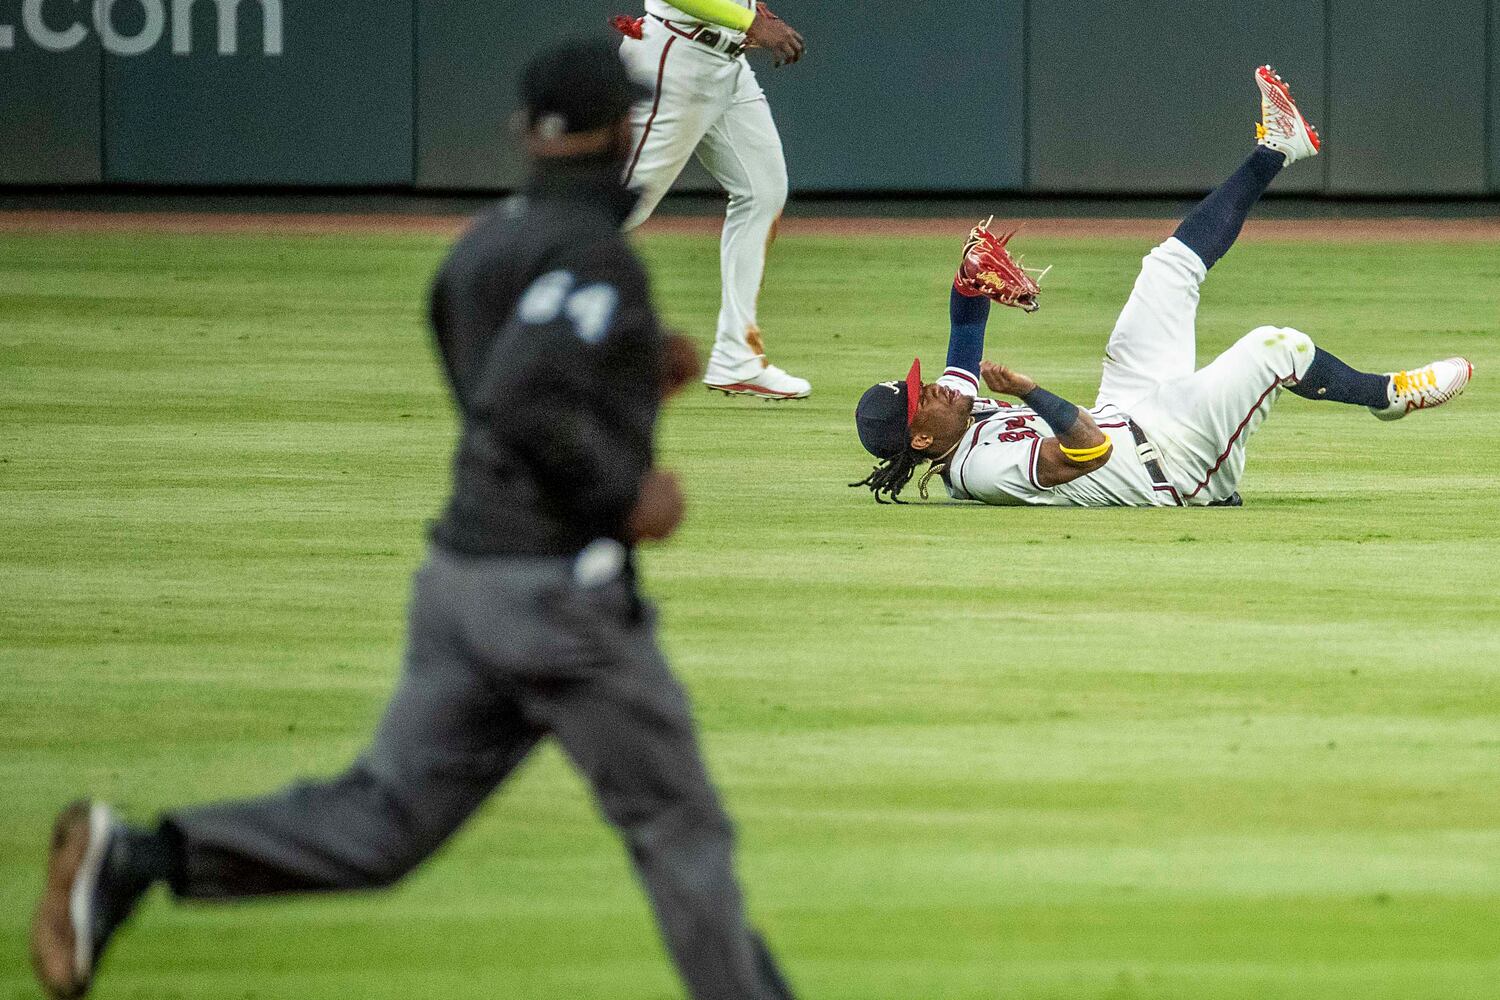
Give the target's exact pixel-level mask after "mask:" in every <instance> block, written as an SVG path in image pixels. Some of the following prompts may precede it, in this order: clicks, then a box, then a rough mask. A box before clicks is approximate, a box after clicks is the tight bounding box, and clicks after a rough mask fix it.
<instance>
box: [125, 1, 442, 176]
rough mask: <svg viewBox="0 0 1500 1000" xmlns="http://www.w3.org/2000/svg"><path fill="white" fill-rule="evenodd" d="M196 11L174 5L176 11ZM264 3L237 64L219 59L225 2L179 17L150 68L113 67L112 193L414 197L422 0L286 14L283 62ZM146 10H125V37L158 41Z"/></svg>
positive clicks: (241, 40) (249, 7)
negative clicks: (325, 192)
mask: <svg viewBox="0 0 1500 1000" xmlns="http://www.w3.org/2000/svg"><path fill="white" fill-rule="evenodd" d="M150 2H152V3H159V0H150ZM183 2H184V0H171V2H169V3H167V4H166V9H167V10H169V11H172V8H173V7H174V6H176V5H179V4H182V3H183ZM230 2H232V0H230ZM262 2H263V0H246V2H245V3H243V4H241V5H240V7H239V17H238V39H237V40H238V46H237V51H236V54H234V55H223V54H220V52H219V46H220V44H221V41H222V39H221V36H220V34H219V32H218V30H217V20H216V18H215V16H214V11H215V3H214V2H213V0H197V2H196V3H195V4H194V5H193V6H192V10H193V12H194V14H193V16H192V17H191V18H190V19H188V20H187V22H186V23H183V19H181V18H178V17H176V16H175V13H176V12H175V11H172V13H171V14H169V17H168V23H167V25H166V26H165V29H164V34H163V36H162V38H161V39H160V40H159V41H158V42H157V44H155V45H154V46H152V47H150V48H149V49H147V50H146V51H145V52H143V53H142V54H140V55H110V54H106V56H105V78H104V100H105V176H106V178H107V179H109V180H115V181H130V182H147V183H158V184H189V185H191V184H303V185H335V184H337V185H386V184H410V183H411V181H412V163H413V137H412V95H413V73H414V70H413V65H412V20H413V10H412V0H378V2H375V0H370V2H366V3H360V4H333V3H322V4H312V3H303V2H298V0H285V2H284V3H282V2H279V0H276V2H274V4H273V6H274V7H276V8H280V9H281V10H282V11H283V17H282V22H281V36H282V41H281V49H282V51H281V54H280V55H268V54H266V47H267V45H266V43H267V34H268V33H267V32H266V30H265V29H266V26H267V23H268V22H267V20H266V18H265V16H264V11H265V10H266V8H264V7H263V6H262ZM265 2H272V0H265ZM141 9H142V8H141V4H139V3H129V4H126V3H122V4H120V5H119V10H120V15H119V16H118V18H117V21H118V31H119V32H120V33H121V34H122V35H124V36H125V37H134V36H136V35H138V34H139V33H141V32H142V31H147V32H148V34H147V35H146V38H147V39H148V40H149V39H150V37H151V36H152V34H153V32H150V30H149V25H148V24H147V23H146V22H143V20H142V18H141V16H140V11H141ZM270 23H271V24H274V23H275V22H274V19H272V21H271V22H270ZM186 29H190V31H188V33H187V34H185V35H184V36H182V37H181V38H180V39H178V38H176V37H174V32H177V31H184V30H186ZM274 33H275V32H274V28H273V29H272V31H271V32H270V34H272V35H274ZM189 40H190V41H191V53H190V54H181V53H174V51H173V49H174V44H175V43H176V42H177V41H181V42H184V43H186V42H187V41H189ZM185 47H186V46H185ZM106 48H108V46H106Z"/></svg>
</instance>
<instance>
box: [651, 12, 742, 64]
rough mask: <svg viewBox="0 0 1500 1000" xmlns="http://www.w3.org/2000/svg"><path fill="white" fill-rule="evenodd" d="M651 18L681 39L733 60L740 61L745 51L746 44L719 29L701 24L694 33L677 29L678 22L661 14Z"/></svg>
mask: <svg viewBox="0 0 1500 1000" xmlns="http://www.w3.org/2000/svg"><path fill="white" fill-rule="evenodd" d="M651 16H652V17H654V18H656V19H657V20H658V21H660V22H661V23H662V24H665V25H666V26H667V30H668V31H670V32H671V33H672V34H674V35H677V36H678V37H679V38H686V39H687V40H688V41H690V42H697V43H698V44H699V45H706V46H708V47H709V48H711V49H713V50H714V51H715V52H718V53H720V54H721V55H726V56H728V57H729V58H731V59H738V58H739V57H740V55H741V54H742V53H744V51H745V43H744V42H737V41H735V40H734V39H732V38H730V37H729V35H728V33H726V32H723V31H720V30H719V29H718V28H710V27H708V26H707V25H702V24H700V25H698V26H697V27H695V28H694V29H693V30H692V31H684V30H683V29H681V28H679V27H677V24H676V22H673V21H668V20H667V19H666V18H664V17H662V16H661V15H659V14H652V15H651Z"/></svg>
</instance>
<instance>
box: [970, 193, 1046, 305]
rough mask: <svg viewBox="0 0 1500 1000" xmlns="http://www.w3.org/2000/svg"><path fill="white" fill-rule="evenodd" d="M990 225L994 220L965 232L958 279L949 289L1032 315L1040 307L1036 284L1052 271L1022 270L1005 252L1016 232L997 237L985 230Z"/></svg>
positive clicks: (1019, 263) (1018, 259) (1017, 260)
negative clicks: (967, 236)
mask: <svg viewBox="0 0 1500 1000" xmlns="http://www.w3.org/2000/svg"><path fill="white" fill-rule="evenodd" d="M994 221H995V218H994V216H990V218H989V219H988V220H986V221H984V222H982V223H980V224H979V225H977V226H975V227H974V228H973V229H972V230H971V231H970V232H969V239H968V242H966V243H965V244H964V258H963V261H962V262H961V263H960V264H959V265H958V276H957V277H955V278H954V279H953V287H954V288H956V289H957V290H958V291H959V293H960V294H963V295H968V296H970V297H975V296H979V295H983V296H986V297H988V298H990V299H993V300H994V301H996V302H998V303H1000V304H1001V305H1002V306H1015V307H1016V308H1017V309H1023V310H1025V311H1026V312H1029V313H1031V312H1036V311H1037V310H1038V309H1040V308H1041V303H1039V302H1038V301H1037V296H1038V295H1039V294H1040V293H1041V289H1040V288H1039V287H1038V285H1037V283H1038V282H1039V281H1041V280H1042V278H1043V277H1045V276H1046V274H1047V272H1048V271H1050V270H1052V268H1051V267H1044V268H1041V269H1037V268H1026V267H1022V266H1021V259H1020V258H1018V257H1012V256H1011V255H1010V251H1009V250H1007V249H1006V248H1005V245H1006V244H1007V243H1009V242H1010V238H1011V237H1012V236H1014V235H1016V231H1015V230H1014V229H1012V230H1011V231H1010V232H1008V233H1006V234H1005V235H1004V236H998V237H997V236H996V235H995V234H994V233H992V232H990V229H989V226H990V223H991V222H994ZM1033 275H1034V276H1033Z"/></svg>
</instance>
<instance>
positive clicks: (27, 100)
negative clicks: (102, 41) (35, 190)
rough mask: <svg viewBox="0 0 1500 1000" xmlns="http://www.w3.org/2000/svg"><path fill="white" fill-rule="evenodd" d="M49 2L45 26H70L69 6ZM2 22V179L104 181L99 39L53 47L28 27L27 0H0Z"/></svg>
mask: <svg viewBox="0 0 1500 1000" xmlns="http://www.w3.org/2000/svg"><path fill="white" fill-rule="evenodd" d="M51 7H52V8H56V9H55V10H54V9H49V8H48V7H43V8H42V12H43V21H42V24H43V27H44V28H46V29H47V30H48V31H51V32H61V31H66V29H67V28H68V27H69V26H70V25H69V23H67V22H70V21H71V20H72V18H71V17H70V16H68V12H67V9H66V5H62V6H59V5H58V4H56V3H54V4H52V5H51ZM59 14H61V15H62V16H59ZM0 25H3V26H4V28H0V183H4V184H41V183H48V184H87V183H93V182H96V181H98V180H100V178H101V174H100V160H99V158H100V142H99V123H100V118H99V100H100V73H101V63H100V57H99V43H98V41H97V39H95V38H94V37H93V35H92V34H90V35H89V36H88V37H87V38H86V39H84V40H82V41H81V42H80V43H79V44H78V45H77V46H76V47H74V48H71V49H68V50H66V51H48V50H47V49H45V48H43V47H41V46H40V45H38V44H37V43H36V41H35V40H34V39H33V38H32V35H31V33H30V32H28V31H27V29H26V26H25V22H24V21H23V20H22V17H21V0H0ZM5 29H9V30H5ZM42 37H43V38H44V39H47V38H49V37H50V36H49V35H47V34H45V33H44V34H43V36H42ZM54 44H57V43H54Z"/></svg>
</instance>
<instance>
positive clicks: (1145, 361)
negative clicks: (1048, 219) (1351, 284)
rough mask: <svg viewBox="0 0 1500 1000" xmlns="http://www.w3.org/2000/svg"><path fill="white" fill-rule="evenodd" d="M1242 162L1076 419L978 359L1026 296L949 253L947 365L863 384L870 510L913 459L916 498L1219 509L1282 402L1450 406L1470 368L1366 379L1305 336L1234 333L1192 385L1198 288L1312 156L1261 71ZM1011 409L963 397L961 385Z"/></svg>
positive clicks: (1284, 90)
mask: <svg viewBox="0 0 1500 1000" xmlns="http://www.w3.org/2000/svg"><path fill="white" fill-rule="evenodd" d="M1255 79H1256V83H1257V84H1258V85H1259V87H1260V93H1261V123H1260V125H1259V127H1258V128H1257V133H1258V142H1257V146H1256V149H1255V151H1254V152H1253V153H1251V154H1250V156H1249V158H1248V159H1247V160H1245V162H1244V163H1243V164H1242V165H1241V166H1240V168H1239V169H1238V170H1236V171H1235V172H1234V174H1233V175H1231V176H1230V178H1229V179H1228V180H1226V181H1225V182H1224V183H1223V184H1221V185H1220V186H1219V187H1218V188H1217V189H1216V190H1215V191H1214V192H1213V193H1211V194H1210V195H1209V196H1208V197H1207V198H1205V199H1204V200H1203V201H1202V202H1201V203H1200V204H1199V205H1198V206H1197V207H1196V208H1195V209H1194V210H1193V211H1192V212H1191V213H1190V214H1189V215H1188V216H1187V218H1185V219H1184V220H1183V221H1182V224H1181V225H1179V226H1178V227H1177V231H1176V232H1175V233H1174V234H1173V235H1172V236H1171V237H1170V238H1169V239H1168V240H1167V241H1166V242H1165V243H1163V244H1161V245H1160V246H1158V247H1156V248H1155V249H1154V250H1152V251H1151V253H1150V254H1149V255H1147V257H1146V258H1145V261H1144V262H1143V264H1142V267H1141V273H1140V276H1139V277H1138V278H1137V279H1136V283H1135V288H1134V290H1133V291H1132V292H1131V295H1130V299H1129V300H1128V301H1127V302H1126V304H1125V308H1124V310H1123V311H1122V312H1121V313H1120V318H1119V319H1118V320H1117V321H1116V323H1115V328H1114V332H1113V333H1112V334H1111V335H1110V338H1109V343H1108V346H1107V348H1106V350H1105V355H1104V375H1103V379H1102V381H1101V382H1100V386H1099V395H1098V398H1097V399H1096V400H1095V403H1094V407H1093V409H1088V410H1086V409H1083V408H1082V407H1079V406H1076V405H1074V404H1073V403H1070V402H1068V401H1067V400H1065V399H1062V398H1060V397H1058V396H1057V395H1055V394H1053V393H1051V392H1048V391H1047V390H1046V389H1043V388H1041V387H1039V386H1038V385H1037V383H1036V382H1035V380H1033V379H1031V378H1030V377H1028V376H1026V375H1023V374H1021V373H1020V372H1017V371H1013V370H1011V369H1009V368H1006V367H1004V366H1002V365H996V364H992V363H991V362H988V361H981V360H980V357H981V355H982V353H983V349H984V330H985V325H986V322H987V320H988V317H989V309H990V300H991V299H993V300H994V301H997V302H1000V303H1001V304H1003V305H1008V306H1017V307H1020V308H1022V309H1025V310H1027V311H1033V310H1035V309H1036V307H1037V291H1038V289H1037V284H1036V280H1035V279H1033V278H1032V277H1031V275H1030V274H1029V273H1028V272H1027V271H1026V270H1024V269H1023V268H1021V267H1020V266H1019V264H1018V262H1017V261H1015V260H1013V259H1012V258H1011V256H1010V254H1009V252H1008V250H1007V249H1006V243H1007V241H1008V240H1009V237H1008V236H1007V237H1004V238H999V239H997V238H996V237H995V236H993V235H992V234H991V233H990V232H989V231H988V230H987V229H986V228H985V227H984V226H980V227H977V228H976V229H975V230H974V231H973V232H972V233H971V234H970V237H969V241H968V243H967V244H966V245H965V247H964V259H963V262H962V264H961V265H960V267H959V272H958V275H957V277H956V278H955V279H954V285H953V292H952V294H951V296H950V303H949V314H950V320H951V324H952V327H951V330H952V332H951V336H950V339H949V345H948V362H947V368H946V369H945V370H944V372H943V375H942V377H941V378H939V379H938V380H937V381H936V382H933V383H928V384H924V383H923V382H922V373H921V366H920V363H919V362H913V364H912V367H911V371H910V372H909V373H908V374H907V377H906V378H905V380H902V381H896V382H883V383H881V384H879V385H876V386H873V387H871V388H870V389H869V390H868V391H867V392H866V393H865V394H864V396H863V397H862V398H861V399H860V401H859V406H858V408H857V410H856V413H855V423H856V427H857V430H858V432H859V439H860V441H861V443H863V444H864V446H865V448H866V449H867V450H868V451H869V452H870V453H871V454H873V455H874V456H875V457H876V458H878V459H880V464H879V465H877V466H876V467H875V469H874V470H873V471H872V472H871V473H870V475H869V476H867V477H865V479H863V480H861V481H860V482H858V483H854V484H852V485H854V486H867V487H869V488H870V490H871V491H872V492H873V493H874V494H875V498H876V500H878V501H880V502H885V501H884V499H883V497H889V498H890V499H891V500H894V501H896V502H898V503H899V502H901V501H900V499H899V497H900V493H901V490H902V489H903V488H904V487H905V486H906V484H907V483H908V482H909V481H910V480H911V477H912V475H913V474H914V473H915V472H916V470H917V468H918V467H919V466H921V465H922V464H923V463H930V468H929V469H928V471H927V472H926V474H925V475H923V477H922V479H921V481H920V483H919V484H918V485H919V491H920V492H921V494H922V495H923V496H924V497H925V496H926V484H927V482H928V480H929V479H931V478H932V477H933V476H935V475H936V476H941V477H942V480H943V483H944V485H945V486H946V487H947V489H948V494H949V496H952V497H955V498H958V499H964V500H977V501H980V502H982V503H989V504H999V505H1021V504H1034V505H1052V506H1074V507H1105V506H1127V507H1161V506H1175V507H1182V506H1207V505H1229V506H1237V505H1238V504H1239V502H1240V499H1239V494H1238V492H1237V487H1238V485H1239V481H1240V476H1241V474H1242V473H1243V472H1244V468H1245V447H1246V443H1247V442H1248V441H1249V439H1250V436H1251V435H1252V434H1254V433H1255V430H1256V428H1257V427H1258V426H1259V425H1260V423H1261V421H1263V420H1264V419H1265V418H1266V416H1267V414H1269V413H1270V410H1271V406H1272V404H1273V403H1274V402H1275V401H1276V398H1277V396H1278V395H1279V394H1280V392H1281V390H1282V389H1287V390H1289V391H1291V392H1292V393H1295V394H1296V395H1298V396H1302V397H1303V398H1305V399H1315V400H1328V401H1332V402H1337V403H1348V404H1351V405H1356V406H1365V407H1369V409H1370V411H1371V412H1372V413H1374V414H1375V416H1376V417H1379V418H1380V419H1382V420H1399V419H1401V418H1402V417H1405V416H1407V415H1408V414H1410V413H1413V412H1415V411H1416V410H1421V409H1428V408H1431V407H1434V406H1441V405H1442V404H1443V403H1446V402H1448V401H1449V400H1451V399H1453V398H1454V397H1455V396H1457V395H1458V394H1459V393H1461V392H1463V390H1464V387H1465V386H1466V385H1467V384H1468V382H1469V379H1470V378H1471V377H1472V376H1473V372H1474V369H1473V366H1472V365H1471V364H1470V363H1469V362H1468V361H1466V360H1465V359H1463V358H1448V359H1446V360H1443V361H1435V362H1433V363H1431V364H1429V365H1426V366H1424V367H1422V368H1418V369H1414V370H1411V371H1401V372H1394V373H1390V374H1384V375H1376V374H1370V373H1368V372H1361V371H1356V370H1355V369H1353V368H1351V367H1349V366H1348V365H1346V364H1345V363H1344V362H1342V361H1340V360H1339V359H1338V358H1336V357H1334V356H1333V355H1332V354H1330V353H1329V352H1328V351H1327V350H1325V349H1324V348H1322V347H1318V346H1315V345H1314V344H1313V342H1312V339H1311V338H1310V337H1308V336H1307V334H1305V333H1302V332H1301V331H1298V330H1293V329H1290V328H1286V327H1274V326H1262V327H1257V328H1256V329H1254V330H1251V331H1250V332H1249V333H1247V334H1246V335H1245V336H1244V337H1242V338H1241V339H1240V340H1239V342H1238V343H1236V344H1235V345H1234V346H1233V347H1231V348H1229V350H1227V351H1225V352H1224V353H1223V354H1221V355H1219V357H1218V358H1216V359H1215V360H1214V361H1213V362H1211V363H1210V364H1208V365H1207V366H1206V367H1204V368H1202V369H1199V370H1197V371H1194V370H1193V366H1194V362H1195V351H1196V344H1195V330H1194V318H1195V315H1196V313H1197V308H1198V289H1199V286H1200V285H1201V284H1202V283H1203V280H1204V278H1205V277H1206V276H1207V274H1208V270H1209V268H1211V267H1213V265H1214V264H1215V263H1216V262H1217V261H1218V260H1219V259H1220V258H1221V257H1223V256H1224V254H1225V253H1226V252H1228V250H1229V248H1230V246H1232V245H1233V243H1234V240H1235V238H1236V237H1237V236H1238V235H1239V232H1240V227H1241V226H1242V225H1243V224H1244V221H1245V216H1246V215H1247V214H1248V213H1249V211H1250V208H1251V207H1252V206H1253V205H1254V204H1255V202H1256V201H1257V200H1258V199H1259V198H1260V196H1261V194H1262V193H1263V192H1264V191H1265V189H1266V188H1267V186H1268V185H1270V183H1271V181H1272V180H1273V179H1274V178H1275V177H1276V175H1277V174H1279V173H1280V172H1281V170H1282V169H1283V168H1284V167H1286V166H1288V165H1290V164H1292V163H1294V162H1295V161H1297V160H1300V159H1307V158H1309V157H1313V156H1316V155H1317V154H1318V150H1319V146H1320V139H1319V137H1318V133H1317V131H1316V130H1315V129H1314V128H1313V127H1312V126H1311V125H1309V124H1308V123H1307V121H1306V120H1305V119H1304V118H1303V117H1302V114H1301V112H1300V111H1298V109H1297V105H1296V103H1295V102H1294V101H1293V100H1292V96H1291V92H1290V90H1289V89H1288V87H1287V85H1286V83H1285V82H1284V81H1283V80H1282V79H1281V77H1280V76H1278V75H1277V74H1276V73H1275V71H1274V70H1272V69H1271V67H1269V66H1262V67H1260V68H1259V69H1258V70H1257V71H1256V74H1255ZM981 380H983V382H984V384H985V385H986V386H987V387H988V388H989V389H990V390H992V391H994V392H996V393H1000V394H1003V395H1008V396H1015V397H1017V398H1019V399H1020V400H1021V403H1022V404H1023V405H1020V406H1017V405H1015V404H1011V403H1003V402H995V401H992V400H988V399H983V398H980V397H979V395H978V392H979V383H980V381H981Z"/></svg>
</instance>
